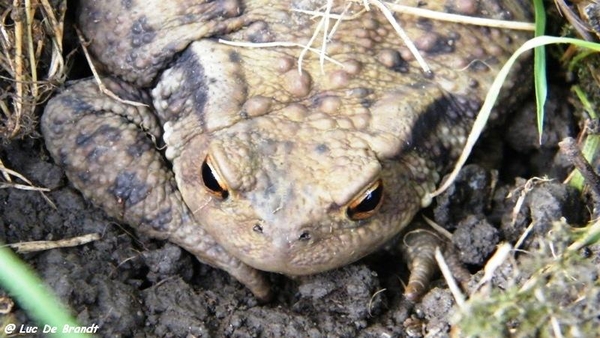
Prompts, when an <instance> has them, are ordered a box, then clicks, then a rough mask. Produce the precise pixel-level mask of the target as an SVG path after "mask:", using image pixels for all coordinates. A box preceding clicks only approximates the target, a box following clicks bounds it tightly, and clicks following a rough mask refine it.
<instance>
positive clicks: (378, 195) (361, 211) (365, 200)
mask: <svg viewBox="0 0 600 338" xmlns="http://www.w3.org/2000/svg"><path fill="white" fill-rule="evenodd" d="M382 201H383V182H382V181H381V179H379V180H377V181H375V182H374V183H373V184H371V185H370V186H369V187H368V188H367V189H365V190H364V191H363V192H361V193H360V194H359V195H358V196H356V197H355V198H354V199H353V200H352V201H351V202H350V203H349V204H348V209H346V215H348V217H349V218H350V219H351V220H353V221H359V220H362V219H366V218H369V217H371V216H373V215H374V214H375V213H376V212H377V210H378V209H379V207H380V206H381V202H382Z"/></svg>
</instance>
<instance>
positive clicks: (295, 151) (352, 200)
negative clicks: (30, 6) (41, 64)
mask: <svg viewBox="0 0 600 338" xmlns="http://www.w3.org/2000/svg"><path fill="white" fill-rule="evenodd" d="M324 3H325V2H319V1H300V0H287V1H266V0H265V1H261V0H247V1H242V0H218V1H190V0H177V1H173V0H151V1H136V0H107V1H92V0H87V1H80V4H79V11H78V13H79V14H78V19H79V25H80V27H81V29H82V31H83V32H84V34H85V36H86V38H87V39H89V42H90V45H89V48H90V50H91V52H92V53H93V55H94V56H95V58H96V59H97V60H98V61H99V63H98V65H97V66H98V67H100V68H101V70H103V71H104V73H107V74H111V75H113V76H114V77H105V78H104V79H103V82H104V84H105V85H106V86H107V87H108V88H109V89H110V90H111V91H112V92H114V93H115V94H116V95H117V96H119V97H120V98H122V99H127V100H132V101H138V102H142V103H145V104H146V106H133V105H130V104H128V103H126V102H122V101H120V100H116V99H113V98H110V97H108V96H106V95H105V94H102V93H101V92H100V91H99V90H98V88H97V87H98V86H97V84H96V83H95V82H94V81H93V80H91V79H90V80H84V81H80V82H78V83H76V84H74V85H72V86H70V87H68V88H67V89H65V90H64V91H63V92H62V93H61V94H60V95H58V96H56V97H55V98H54V99H52V100H51V101H50V102H49V103H48V106H47V108H46V110H45V113H44V115H43V120H42V130H43V134H44V138H45V141H46V144H47V147H48V149H49V150H50V153H51V154H52V156H53V157H54V159H55V161H56V162H57V163H59V164H60V165H62V166H63V167H64V168H65V170H66V173H67V175H68V177H69V179H70V181H71V182H72V183H73V184H74V185H75V186H76V187H77V188H78V189H79V190H80V191H81V192H82V193H83V195H84V196H85V197H86V198H88V199H89V200H91V201H92V202H93V203H94V204H96V205H98V206H100V207H101V208H103V209H104V210H105V211H106V212H107V213H108V214H109V215H111V216H113V217H115V218H117V219H119V220H121V221H122V222H125V223H127V224H130V225H132V226H133V227H135V228H137V229H138V230H139V231H141V232H144V233H146V234H149V235H151V236H154V237H157V238H162V239H168V240H169V241H171V242H173V243H176V244H177V245H179V246H181V247H183V248H184V249H186V250H188V251H189V252H191V253H193V254H194V255H195V256H196V257H197V258H198V259H199V260H200V261H202V262H204V263H207V264H210V265H213V266H216V267H219V268H221V269H224V270H226V271H228V272H229V273H230V274H231V275H232V276H234V277H235V278H237V279H238V280H239V281H240V282H242V283H243V284H245V285H246V286H247V287H248V288H249V289H250V290H252V292H253V293H254V294H255V295H256V296H257V297H258V298H259V299H267V298H268V297H269V294H270V291H269V290H270V287H269V285H268V282H267V281H266V279H265V278H264V276H263V275H262V273H261V272H260V270H264V271H273V272H278V273H283V274H286V275H304V274H313V273H318V272H321V271H325V270H328V269H333V268H335V267H339V266H342V265H345V264H348V263H351V262H354V261H356V260H357V259H359V258H361V257H363V256H365V255H367V254H369V253H371V252H373V251H374V250H377V249H378V248H380V247H381V246H382V245H383V244H385V243H386V242H388V241H389V240H390V239H391V238H393V237H394V236H396V235H398V234H399V233H400V232H401V231H402V230H403V229H404V228H405V227H406V225H407V224H408V223H409V222H410V221H411V219H412V218H413V216H414V215H415V213H416V212H417V211H418V210H419V209H420V208H422V207H424V206H427V205H428V204H429V203H430V199H429V198H428V193H429V192H431V191H432V190H434V189H435V185H436V184H437V183H438V181H439V180H440V177H441V175H442V174H443V173H444V171H445V170H446V169H447V167H448V166H449V164H451V163H452V161H453V160H454V159H455V158H456V157H457V155H458V154H459V152H460V149H461V146H462V144H463V143H464V141H465V138H466V133H467V132H468V130H469V128H470V126H471V124H472V121H473V119H474V116H475V114H476V113H477V111H478V108H479V107H480V105H481V104H482V101H483V98H484V96H485V93H486V91H487V89H488V88H489V86H490V83H491V81H492V80H493V78H494V75H495V73H496V72H497V71H498V70H499V68H500V66H501V65H502V64H503V62H504V61H505V60H506V59H507V58H508V57H509V56H510V54H511V53H512V52H513V51H514V50H515V49H516V48H517V47H518V46H519V45H520V44H521V43H522V42H523V41H525V39H526V38H527V37H529V34H528V33H523V32H518V31H511V30H501V29H495V28H486V27H478V26H473V25H465V24H455V23H447V22H442V21H438V20H433V19H424V18H419V17H416V16H411V15H400V14H398V15H396V17H397V19H398V21H399V22H400V24H401V25H402V27H403V28H404V29H405V30H406V32H407V34H408V36H409V37H411V38H412V39H413V41H414V42H415V44H416V46H417V48H418V49H419V51H420V53H421V55H423V57H424V59H425V61H426V62H427V64H428V65H429V66H430V67H431V71H432V72H431V74H424V73H423V71H422V69H421V68H420V67H419V66H418V65H417V62H416V61H415V58H414V56H413V55H412V54H411V53H410V52H409V51H408V49H407V48H406V47H405V45H404V43H403V42H402V41H401V40H400V38H399V37H398V35H397V33H396V32H395V31H394V30H393V29H392V28H391V26H390V25H389V23H388V21H387V20H386V19H385V17H384V16H383V15H382V14H381V12H380V11H379V10H378V9H376V8H374V7H372V8H371V10H370V11H365V10H364V7H363V3H362V2H356V3H354V2H345V1H334V2H333V4H332V7H331V9H330V12H331V13H337V14H338V16H339V14H341V13H343V14H344V15H343V18H342V19H341V20H339V21H338V20H337V19H336V16H333V17H332V18H331V20H329V21H326V20H325V21H321V17H319V16H316V17H314V16H313V15H312V14H309V13H306V12H302V11H298V10H308V11H316V10H318V9H319V8H320V7H321V6H322V5H323V4H324ZM407 4H408V5H412V6H416V7H421V8H424V9H430V10H437V11H442V12H454V13H458V14H465V15H475V16H485V17H490V18H496V19H508V20H520V21H526V20H528V19H530V16H531V15H530V4H529V1H526V0H498V1H491V0H485V1H476V0H448V1H444V0H429V1H427V2H421V1H410V3H407ZM334 26H335V27H334ZM319 28H320V29H321V31H319ZM315 31H317V32H319V33H318V35H315V36H316V37H317V38H316V39H314V40H312V41H311V37H312V36H313V32H315ZM323 31H326V32H327V34H329V35H328V36H327V37H326V40H327V43H326V48H325V51H326V58H321V56H320V55H319V54H321V53H319V52H318V51H319V50H320V49H321V46H322V40H323V38H322V36H323ZM218 39H224V40H228V41H234V42H238V44H239V42H244V43H252V45H244V46H232V45H230V44H225V43H221V42H219V41H218ZM307 45H310V46H311V47H312V48H313V50H308V51H307V52H306V53H303V52H302V50H303V48H302V47H298V46H307ZM258 47H260V48H258ZM315 50H316V52H315ZM301 55H302V56H301ZM511 81H513V82H514V81H515V80H514V78H513V79H512V80H511ZM514 85H515V83H512V82H510V81H509V83H508V84H506V86H507V87H511V86H514ZM511 97H512V99H511ZM516 99H517V97H516V96H510V95H509V96H507V100H506V103H507V104H506V105H503V106H502V107H501V108H505V106H508V105H509V103H510V102H514V101H515V100H516ZM161 139H162V140H164V147H163V146H162V143H161ZM429 242H430V241H429V240H427V241H423V245H424V246H427V243H429ZM417 243H419V242H418V241H417ZM433 246H434V245H431V247H433ZM411 252H413V253H416V254H414V255H409V256H411V258H412V259H413V263H412V265H413V266H415V265H416V266H417V267H418V268H417V270H418V273H413V276H416V277H415V278H417V279H416V283H417V284H419V283H420V282H424V281H423V279H424V277H419V275H420V274H421V272H422V271H421V270H425V271H428V270H427V269H429V268H428V267H425V266H424V265H423V264H424V263H422V262H421V263H419V257H428V255H429V256H430V255H431V250H429V249H428V250H423V248H420V249H416V251H415V250H412V251H411V250H409V253H411ZM423 252H425V253H423ZM425 260H427V259H425ZM419 264H421V265H419ZM421 268H422V269H421Z"/></svg>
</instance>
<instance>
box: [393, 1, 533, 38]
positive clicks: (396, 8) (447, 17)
mask: <svg viewBox="0 0 600 338" xmlns="http://www.w3.org/2000/svg"><path fill="white" fill-rule="evenodd" d="M384 4H385V5H386V6H387V7H388V8H389V9H390V10H391V11H392V12H396V13H402V14H410V15H414V16H418V17H421V18H428V19H433V20H439V21H447V22H455V23H462V24H468V25H475V26H485V27H494V28H505V29H514V30H523V31H532V32H533V31H534V30H535V24H534V23H532V22H520V21H508V20H494V19H488V18H478V17H473V16H466V15H458V14H451V13H443V12H438V11H432V10H429V9H424V8H417V7H410V6H404V5H400V4H394V3H390V2H384Z"/></svg>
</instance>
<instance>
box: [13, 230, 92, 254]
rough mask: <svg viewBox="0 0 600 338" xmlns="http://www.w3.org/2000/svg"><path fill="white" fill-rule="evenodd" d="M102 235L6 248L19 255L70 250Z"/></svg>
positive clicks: (26, 243) (15, 245) (22, 243)
mask: <svg viewBox="0 0 600 338" xmlns="http://www.w3.org/2000/svg"><path fill="white" fill-rule="evenodd" d="M100 237H101V236H100V234H87V235H83V236H78V237H73V238H68V239H61V240H57V241H31V242H21V243H13V244H7V245H6V246H8V247H10V248H13V249H15V250H17V252H19V253H26V252H38V251H45V250H50V249H56V248H70V247H74V246H80V245H84V244H87V243H90V242H93V241H97V240H99V239H100Z"/></svg>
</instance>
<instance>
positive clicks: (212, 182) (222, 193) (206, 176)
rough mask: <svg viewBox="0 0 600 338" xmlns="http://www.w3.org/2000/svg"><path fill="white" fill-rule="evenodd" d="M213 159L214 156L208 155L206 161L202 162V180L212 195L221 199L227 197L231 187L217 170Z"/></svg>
mask: <svg viewBox="0 0 600 338" xmlns="http://www.w3.org/2000/svg"><path fill="white" fill-rule="evenodd" d="M212 161H213V160H212V158H211V157H210V155H208V156H206V158H205V159H204V162H202V182H203V183H204V186H205V187H206V189H207V190H208V192H209V193H210V194H211V195H213V196H215V197H217V198H218V199H220V200H224V199H227V197H228V196H229V189H228V188H227V184H226V183H225V180H223V178H222V177H221V176H220V175H219V173H218V172H217V171H216V170H215V167H214V165H213V163H212Z"/></svg>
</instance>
